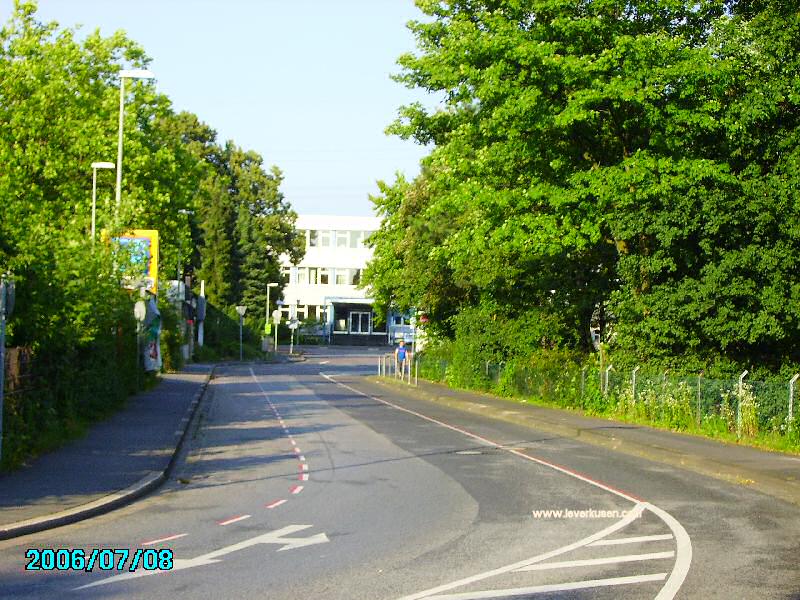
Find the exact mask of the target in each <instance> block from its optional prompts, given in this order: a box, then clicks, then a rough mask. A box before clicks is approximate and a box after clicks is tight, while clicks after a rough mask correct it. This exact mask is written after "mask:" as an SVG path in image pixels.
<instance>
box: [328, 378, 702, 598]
mask: <svg viewBox="0 0 800 600" xmlns="http://www.w3.org/2000/svg"><path fill="white" fill-rule="evenodd" d="M320 375H321V376H322V377H324V378H325V379H327V380H328V381H330V382H332V383H335V384H336V385H339V386H342V387H344V388H345V389H348V390H350V391H351V392H354V393H356V394H358V395H360V396H363V397H365V398H369V399H370V400H374V401H375V402H380V403H381V404H385V405H387V406H391V407H392V408H395V409H397V410H399V411H402V412H405V413H408V414H411V415H414V416H416V417H419V418H420V419H424V420H426V421H429V422H431V423H436V424H437V425H440V426H442V427H445V428H446V429H450V430H452V431H456V432H458V433H461V434H462V435H466V436H467V437H470V438H472V439H474V440H477V441H479V442H480V443H482V444H485V445H487V446H490V447H492V448H500V449H504V450H505V451H506V452H509V453H511V454H513V455H515V456H519V457H520V458H524V459H526V460H529V461H532V462H535V463H538V464H540V465H542V466H546V467H549V468H551V469H554V470H556V471H558V472H560V473H564V474H565V475H569V476H570V477H574V478H575V479H578V480H580V481H583V482H585V483H588V484H590V485H593V486H595V487H597V488H600V489H602V490H605V491H607V492H610V493H612V494H614V495H616V496H619V497H621V498H625V499H626V500H629V501H630V502H633V503H634V504H635V507H634V509H633V510H630V511H629V512H628V514H627V515H626V517H625V518H624V519H622V520H621V521H619V522H617V523H616V524H615V525H612V526H611V527H609V528H606V529H604V530H603V531H601V532H599V534H595V535H593V536H589V537H588V538H585V540H581V541H579V542H575V543H574V544H570V545H568V546H564V547H563V548H560V549H557V550H554V551H552V552H551V553H548V554H549V555H550V556H557V555H559V554H564V553H565V552H569V551H570V550H573V549H575V548H578V547H581V546H585V545H588V544H590V543H592V542H595V541H597V540H599V539H602V538H604V537H606V535H609V534H610V533H613V531H616V530H618V529H621V528H622V527H624V526H625V525H627V524H628V523H629V522H630V521H628V518H629V517H630V518H635V517H636V516H638V515H639V514H640V513H641V512H642V510H644V509H647V510H649V511H650V512H652V513H654V514H655V515H656V516H658V517H659V518H660V519H661V520H662V521H664V523H666V525H667V526H668V527H669V528H670V530H671V531H672V533H673V535H674V536H675V540H676V545H677V554H676V559H675V566H674V567H673V569H672V572H671V573H670V575H669V578H668V579H667V582H666V583H665V584H664V587H663V588H661V591H660V592H659V593H658V596H656V600H671V599H672V598H674V597H675V595H676V594H677V593H678V590H679V589H680V587H681V585H683V582H684V580H685V579H686V575H687V574H688V573H689V567H690V566H691V564H692V542H691V539H690V538H689V534H688V533H686V530H685V529H684V528H683V525H681V524H680V523H679V522H678V520H677V519H675V517H673V516H672V515H670V514H669V513H668V512H666V511H665V510H663V509H661V508H659V507H657V506H655V505H653V504H650V503H649V502H642V501H640V500H639V499H638V498H636V497H634V496H632V495H630V494H627V493H625V492H623V491H620V490H617V489H614V488H613V487H610V486H607V485H605V484H603V483H601V482H599V481H596V480H594V479H592V478H590V477H587V476H585V475H582V474H580V473H577V472H575V471H572V470H571V469H567V468H565V467H561V466H559V465H556V464H554V463H551V462H548V461H546V460H542V459H539V458H535V457H533V456H530V455H529V454H525V453H524V452H520V451H518V450H514V449H510V448H503V446H502V445H501V444H497V443H495V442H492V441H491V440H488V439H486V438H484V437H482V436H480V435H477V434H475V433H472V432H470V431H467V430H465V429H461V428H460V427H455V426H453V425H449V424H447V423H444V422H442V421H439V420H437V419H434V418H432V417H429V416H427V415H424V414H422V413H419V412H416V411H413V410H410V409H408V408H405V407H402V406H399V405H397V404H394V403H392V402H389V401H388V400H382V399H380V398H376V397H375V396H370V395H369V394H366V393H364V392H362V391H360V390H357V389H355V388H353V387H351V386H349V385H347V384H344V383H341V382H340V381H336V380H335V379H334V378H333V377H330V376H329V375H327V374H326V373H322V372H320ZM601 534H602V535H601ZM543 556H546V558H540V557H535V559H532V560H528V561H523V562H522V563H516V564H515V565H510V567H511V568H510V569H509V567H508V566H507V567H501V568H499V569H495V570H493V571H488V572H487V573H488V574H486V573H484V574H481V575H476V576H474V577H477V578H478V579H473V578H467V579H465V580H461V582H463V583H460V582H453V583H450V584H445V585H444V586H439V587H438V588H434V589H432V590H428V591H427V592H421V593H419V594H414V595H412V596H406V597H405V598H403V599H402V600H414V599H415V598H424V597H425V596H426V594H431V593H436V592H439V591H446V590H450V589H453V588H454V587H459V586H461V585H465V584H466V583H468V582H471V581H476V580H479V579H484V578H486V577H492V576H493V575H495V574H499V573H505V572H508V570H515V569H518V568H519V567H522V566H524V565H525V564H533V563H534V562H541V561H543V560H547V558H550V556H547V555H543ZM536 558H539V559H540V560H536Z"/></svg>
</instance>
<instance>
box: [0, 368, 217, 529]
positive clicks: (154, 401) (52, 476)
mask: <svg viewBox="0 0 800 600" xmlns="http://www.w3.org/2000/svg"><path fill="white" fill-rule="evenodd" d="M210 377H211V366H210V365H189V366H187V367H186V368H185V369H184V370H183V371H181V372H180V373H174V374H167V375H164V376H163V380H162V381H161V382H160V383H159V384H158V385H157V386H156V387H155V388H153V389H152V390H149V391H147V392H143V393H141V394H138V395H136V396H133V397H131V398H129V399H128V402H127V406H126V407H125V408H124V409H123V410H122V411H120V412H118V413H116V414H115V415H113V416H112V417H111V418H109V419H108V420H106V421H102V422H100V423H97V424H95V425H94V426H93V427H92V428H91V429H90V431H89V433H88V434H87V436H86V437H84V438H82V439H80V440H76V441H74V442H72V443H70V444H68V445H66V446H64V447H62V448H59V449H58V450H55V451H54V452H51V453H48V454H45V455H43V456H41V457H39V458H37V459H35V460H34V461H33V462H32V464H30V465H29V466H26V467H23V468H21V469H19V470H17V471H13V472H11V473H8V474H5V475H0V539H7V538H12V537H17V536H20V535H24V534H27V533H32V532H34V531H41V530H44V529H50V528H52V527H58V526H60V525H66V524H67V523H72V522H75V521H79V520H81V519H85V518H88V517H90V516H94V515H97V514H100V513H103V512H107V511H109V510H112V509H113V508H116V507H117V506H121V505H123V504H126V503H128V502H130V501H131V500H133V499H134V498H136V497H138V496H141V495H143V494H145V493H147V492H148V491H150V490H152V489H154V488H155V487H157V486H158V485H159V484H160V483H161V482H163V481H164V479H166V476H167V472H168V470H169V469H170V468H171V467H172V464H173V462H174V457H175V456H177V453H178V449H179V448H180V446H181V444H182V442H183V439H184V437H185V434H186V432H187V430H188V426H189V422H190V421H191V417H192V416H193V414H194V411H195V409H196V407H197V405H198V403H199V401H200V398H201V396H202V394H203V391H204V390H205V387H206V384H207V383H208V380H209V379H210Z"/></svg>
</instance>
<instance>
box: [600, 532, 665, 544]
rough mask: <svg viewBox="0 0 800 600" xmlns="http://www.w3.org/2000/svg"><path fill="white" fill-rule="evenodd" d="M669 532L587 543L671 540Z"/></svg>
mask: <svg viewBox="0 0 800 600" xmlns="http://www.w3.org/2000/svg"><path fill="white" fill-rule="evenodd" d="M672 538H673V535H672V534H671V533H664V534H660V535H637V536H635V537H625V538H616V539H613V540H597V541H596V542H592V543H591V544H589V545H590V546H617V545H619V544H638V543H640V542H657V541H659V540H671V539H672Z"/></svg>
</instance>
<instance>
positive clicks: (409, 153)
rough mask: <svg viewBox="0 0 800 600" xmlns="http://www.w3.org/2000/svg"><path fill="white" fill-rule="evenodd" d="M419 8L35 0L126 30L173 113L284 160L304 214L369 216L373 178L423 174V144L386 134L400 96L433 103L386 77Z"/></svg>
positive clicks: (48, 16) (259, 0)
mask: <svg viewBox="0 0 800 600" xmlns="http://www.w3.org/2000/svg"><path fill="white" fill-rule="evenodd" d="M11 6H12V0H0V7H1V8H0V18H2V20H3V21H5V20H6V19H7V18H8V15H9V14H10V11H11ZM420 16H421V15H420V13H419V11H418V10H417V9H416V8H415V7H414V4H413V0H40V2H39V18H40V20H44V21H50V20H55V21H58V22H59V23H60V24H61V25H64V26H74V25H76V24H82V25H83V29H84V30H86V31H89V30H93V29H95V28H97V27H99V28H100V30H101V32H102V33H103V34H104V35H110V34H111V33H112V32H113V31H115V30H117V29H124V30H126V31H127V32H128V34H129V36H130V37H131V38H133V39H134V40H136V41H137V42H139V43H140V44H141V45H142V46H144V48H145V50H146V51H147V53H148V54H149V55H150V56H151V57H152V59H153V62H152V65H151V69H152V70H153V72H154V73H155V74H156V76H157V87H158V89H159V91H162V92H164V93H165V94H167V95H168V96H169V97H170V98H171V99H172V101H173V104H174V108H175V109H176V110H189V111H191V112H193V113H195V114H197V115H198V116H199V117H200V118H201V119H202V120H203V121H205V122H206V123H208V124H209V125H210V126H212V127H213V128H214V129H216V130H217V133H218V136H219V138H220V140H223V141H224V140H226V139H232V140H234V141H235V142H236V143H237V144H238V145H240V146H242V147H244V148H247V149H253V150H256V151H257V152H259V153H260V154H261V155H262V156H263V157H264V160H265V163H266V164H267V165H271V164H275V165H277V166H278V167H280V168H281V170H282V171H283V172H284V175H285V178H286V179H285V182H284V185H283V188H282V189H283V191H284V193H285V195H286V198H287V199H288V200H289V202H290V203H291V204H292V205H293V206H294V208H295V210H297V211H298V212H300V213H322V214H340V215H367V214H370V213H371V210H372V205H371V203H370V202H369V200H368V197H367V196H368V194H370V193H374V192H375V191H376V190H377V187H376V185H375V181H376V180H378V179H385V180H391V179H393V178H394V173H395V171H397V170H399V171H402V172H404V173H405V174H406V175H408V176H414V175H416V174H417V172H418V161H419V158H420V157H421V156H423V155H424V154H425V153H426V150H425V149H424V148H421V147H419V146H417V145H415V144H414V143H413V142H410V141H408V142H405V141H402V140H400V139H398V138H394V137H388V136H386V135H385V134H384V133H383V131H384V129H385V127H386V125H388V124H389V123H390V122H391V121H392V120H393V119H394V118H395V116H396V114H397V109H398V107H399V106H400V105H401V104H405V103H409V102H411V101H413V100H421V101H423V102H424V103H425V104H432V103H433V100H431V99H429V98H428V97H427V96H424V95H423V94H422V93H420V92H412V91H409V90H406V88H404V87H403V86H402V85H400V84H398V83H395V82H394V81H392V80H391V79H390V78H389V76H390V74H392V73H396V72H398V70H399V68H398V67H397V65H396V60H397V57H398V56H399V55H400V54H402V53H403V52H407V51H411V50H414V40H413V37H412V35H411V34H410V32H409V31H408V30H407V29H406V27H405V23H406V22H407V21H408V20H410V19H414V18H418V17H420Z"/></svg>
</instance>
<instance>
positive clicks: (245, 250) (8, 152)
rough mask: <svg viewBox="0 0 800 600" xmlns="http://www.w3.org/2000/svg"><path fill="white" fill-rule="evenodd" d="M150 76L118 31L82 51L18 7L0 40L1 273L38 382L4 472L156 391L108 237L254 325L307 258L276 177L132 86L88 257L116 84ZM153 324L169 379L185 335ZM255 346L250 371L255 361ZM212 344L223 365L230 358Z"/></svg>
mask: <svg viewBox="0 0 800 600" xmlns="http://www.w3.org/2000/svg"><path fill="white" fill-rule="evenodd" d="M149 60H150V59H149V58H148V57H147V55H146V54H145V52H144V50H143V49H142V48H141V47H140V46H139V45H138V44H136V43H135V42H133V41H132V40H130V39H129V38H128V37H127V36H126V34H125V33H124V32H122V31H119V32H117V33H115V34H113V35H112V36H110V37H107V38H104V37H102V36H101V35H100V33H99V32H98V31H95V32H90V33H89V34H88V35H86V36H85V37H83V38H82V39H81V37H80V36H78V35H77V34H76V32H75V31H74V30H72V29H68V28H63V27H60V26H59V25H58V24H56V23H41V22H39V21H38V20H37V17H36V4H35V3H34V2H28V1H22V0H16V1H15V3H14V10H13V13H12V15H11V18H10V19H9V21H8V22H7V23H5V24H4V25H2V27H1V28H0V99H1V100H0V164H2V165H3V168H2V169H1V170H0V197H2V199H3V200H2V202H0V273H9V274H11V275H12V276H13V277H14V279H15V281H16V290H17V301H16V308H15V311H14V314H13V315H12V316H11V319H10V321H9V323H8V339H7V345H8V346H10V347H17V348H22V349H24V351H25V352H26V353H28V354H30V356H31V357H32V359H31V361H30V365H29V366H30V373H28V375H29V380H30V381H31V382H33V383H32V386H33V387H32V388H31V389H32V390H33V391H31V392H30V393H29V392H19V393H13V394H11V395H10V396H9V401H8V402H7V403H6V405H5V411H4V417H5V419H6V420H5V423H6V427H4V429H5V431H6V435H5V436H4V439H3V444H4V446H3V466H4V467H7V466H10V465H15V464H18V463H19V462H20V461H22V460H24V458H25V457H26V456H28V455H30V454H34V453H37V452H41V451H44V450H46V449H48V448H50V447H52V446H53V445H54V444H57V443H60V442H62V441H63V440H64V439H68V438H69V437H71V436H74V435H77V434H79V433H80V432H81V431H83V430H84V428H85V426H86V424H87V423H89V422H91V421H92V420H94V419H97V418H101V417H103V416H105V415H107V414H109V413H110V411H112V410H114V409H116V408H118V407H119V406H121V405H122V403H123V402H124V399H125V398H126V397H127V396H128V395H129V394H130V393H132V392H134V391H135V390H136V388H137V382H138V387H139V388H141V387H142V386H145V385H150V384H152V383H153V378H152V377H151V376H145V375H144V374H143V373H142V372H140V370H139V369H137V356H136V324H135V322H134V318H133V305H134V301H135V300H136V299H138V294H136V293H131V292H129V291H126V290H124V289H122V288H121V285H120V283H121V281H122V272H123V270H124V268H125V267H126V266H128V267H129V265H128V264H127V260H126V257H125V255H124V253H123V252H119V251H118V249H117V248H115V246H116V244H115V243H114V242H113V241H112V240H113V238H114V237H116V236H117V235H119V234H120V233H123V232H125V231H128V230H130V229H134V228H136V229H157V230H158V231H159V237H160V264H159V269H160V273H161V275H160V280H161V281H162V285H161V288H162V290H163V289H164V288H165V287H166V286H165V285H164V284H163V281H165V280H167V279H173V278H174V277H175V274H176V272H182V271H184V269H185V270H187V271H190V272H191V271H192V270H197V269H200V270H201V272H207V273H209V278H210V281H209V283H210V285H209V295H211V296H213V297H217V298H220V299H223V300H224V303H223V305H224V306H225V305H227V304H225V303H232V304H233V303H241V302H245V303H247V304H248V305H249V304H252V306H251V310H252V309H254V308H256V305H257V306H258V307H262V308H263V307H264V299H263V294H264V291H265V283H266V282H267V281H269V280H278V278H277V272H278V270H277V257H278V255H279V254H280V253H282V252H288V253H289V254H291V255H292V256H294V257H299V256H300V255H301V253H302V248H301V246H300V243H299V241H298V238H297V236H296V235H295V233H294V231H293V224H294V217H295V216H294V213H293V212H292V211H291V209H290V208H289V206H288V204H287V203H286V202H285V200H284V199H283V197H282V195H281V194H280V192H279V186H280V183H281V175H280V172H279V171H278V170H277V169H276V168H272V169H271V170H270V171H269V172H267V171H265V170H264V168H263V167H262V160H261V158H260V157H259V156H258V155H257V154H256V153H253V152H245V151H244V150H241V149H239V148H238V147H236V146H235V144H233V142H229V143H227V144H226V145H225V147H224V148H220V147H219V146H218V145H217V143H216V134H215V132H214V131H213V130H212V129H210V128H209V127H208V126H207V125H205V124H203V123H201V122H200V121H199V120H198V119H197V117H196V116H195V115H192V114H190V113H180V114H176V113H175V112H174V111H173V110H172V107H171V104H170V101H169V99H168V98H167V97H166V96H164V95H162V94H159V93H157V91H156V88H155V84H153V83H152V82H149V81H141V80H126V85H125V92H126V93H125V98H124V102H125V112H124V149H125V151H124V162H123V172H122V187H121V203H120V207H119V210H118V211H117V209H116V203H115V201H114V193H113V192H114V172H113V171H111V170H99V171H98V173H97V223H98V231H99V233H98V235H97V239H96V240H95V242H94V244H93V243H92V241H91V240H90V239H89V232H90V223H91V199H92V168H91V164H92V162H95V161H108V160H111V159H113V157H115V156H116V150H117V123H118V121H117V119H118V110H119V77H118V73H119V70H120V69H121V68H146V67H147V66H148V63H149ZM187 213H188V214H187ZM201 267H202V268H201ZM226 286H227V287H226ZM259 294H261V295H259ZM277 298H278V296H277V294H276V297H275V299H276V300H277ZM161 310H162V313H163V314H162V316H163V339H162V342H163V345H162V351H163V352H162V355H163V357H164V363H165V368H167V369H170V370H171V369H177V368H180V365H181V364H182V358H181V354H180V345H181V342H182V332H181V324H180V322H179V319H178V317H177V315H175V314H172V312H171V310H172V309H171V308H170V307H168V306H167V305H166V304H165V303H163V302H162V309H161ZM211 329H212V333H211V335H212V339H213V336H214V335H215V333H216V332H215V331H214V326H213V325H212V327H211ZM248 336H249V337H248V352H249V355H250V356H257V355H259V354H260V351H259V349H258V347H257V343H256V342H254V341H253V339H252V338H253V336H252V334H249V333H248ZM219 337H220V340H221V344H222V350H221V351H220V353H221V354H223V355H227V354H233V353H232V352H230V351H229V347H228V346H230V343H229V342H228V341H227V337H225V335H222V333H220V334H219ZM235 356H236V357H238V330H237V335H236V350H235ZM9 385H11V384H9ZM8 432H10V433H8Z"/></svg>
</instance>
